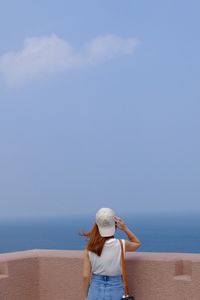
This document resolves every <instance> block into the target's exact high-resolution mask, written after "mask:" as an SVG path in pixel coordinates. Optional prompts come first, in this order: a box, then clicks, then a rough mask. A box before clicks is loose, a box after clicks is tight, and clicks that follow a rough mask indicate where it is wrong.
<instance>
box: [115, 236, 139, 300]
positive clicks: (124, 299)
mask: <svg viewBox="0 0 200 300" xmlns="http://www.w3.org/2000/svg"><path fill="white" fill-rule="evenodd" d="M119 242H120V246H121V257H122V276H123V282H124V293H125V294H124V295H123V296H122V298H121V300H135V298H134V296H130V295H129V294H128V284H127V280H126V271H125V260H124V249H123V244H122V241H121V240H119Z"/></svg>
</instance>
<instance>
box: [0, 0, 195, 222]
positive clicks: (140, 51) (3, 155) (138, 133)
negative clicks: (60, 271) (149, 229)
mask: <svg viewBox="0 0 200 300" xmlns="http://www.w3.org/2000/svg"><path fill="white" fill-rule="evenodd" d="M199 11H200V2H199V1H195V0H194V1H184V0H182V1H180V0H176V1H170V0H169V1H158V0H157V1H155V0H154V1H144V0H143V1H142V0H141V1H133V0H126V1H116V0H115V1H113V0H109V1H95V0H91V1H88V0H84V1H81V0H79V1H64V0H63V1H59V0H58V1H46V0H44V1H38V0H35V1H25V0H20V1H14V0H7V1H2V2H1V10H0V25H1V26H0V41H1V43H0V136H1V138H0V183H1V188H0V201H1V202H0V203H1V205H0V207H1V208H0V217H1V218H3V217H5V218H6V217H11V218H12V217H21V216H27V217H29V216H41V215H45V216H48V215H56V216H58V215H67V214H69V213H70V214H75V213H79V214H80V213H81V214H85V213H87V212H89V213H93V212H95V211H96V209H98V208H99V207H102V206H108V207H112V208H114V209H115V210H116V212H117V213H120V212H152V211H156V212H158V211H166V212H168V211H180V212H182V211H188V210H193V211H200V139H199V131H200V117H199V116H200V59H199V53H200V19H199Z"/></svg>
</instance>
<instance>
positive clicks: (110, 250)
mask: <svg viewBox="0 0 200 300" xmlns="http://www.w3.org/2000/svg"><path fill="white" fill-rule="evenodd" d="M122 242H123V246H124V249H125V240H122ZM88 253H89V259H90V263H91V268H92V273H93V274H96V275H108V276H115V275H121V274H122V272H121V247H120V243H119V240H118V239H116V238H111V239H109V240H107V241H106V242H105V244H104V247H103V250H102V253H101V256H98V255H97V254H95V253H94V252H91V251H89V252H88Z"/></svg>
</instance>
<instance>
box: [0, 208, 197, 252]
mask: <svg viewBox="0 0 200 300" xmlns="http://www.w3.org/2000/svg"><path fill="white" fill-rule="evenodd" d="M121 217H122V218H123V219H124V220H125V222H126V224H127V226H128V227H129V228H130V229H131V230H132V231H133V232H134V234H135V235H136V236H137V237H138V238H139V240H140V241H141V243H142V246H141V247H140V248H139V249H138V250H137V252H176V253H180V252H185V253H200V212H192V213H191V212H190V213H186V212H185V213H179V212H177V213H145V214H144V213H138V214H136V213H135V214H124V215H122V216H121ZM94 222H95V219H94V216H91V215H87V216H86V215H79V216H59V217H58V216H54V217H41V218H32V219H31V218H22V219H12V220H0V253H5V252H16V251H23V250H31V249H60V250H82V249H84V247H85V245H86V242H87V239H86V238H85V237H83V236H81V235H80V234H81V232H84V231H88V230H90V228H91V227H92V225H93V224H94ZM116 237H117V238H126V235H125V234H124V233H123V232H122V231H121V230H117V231H116Z"/></svg>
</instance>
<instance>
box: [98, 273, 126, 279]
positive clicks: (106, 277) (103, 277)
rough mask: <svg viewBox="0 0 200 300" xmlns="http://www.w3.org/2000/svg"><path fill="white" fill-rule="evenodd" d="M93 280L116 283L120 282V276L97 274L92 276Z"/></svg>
mask: <svg viewBox="0 0 200 300" xmlns="http://www.w3.org/2000/svg"><path fill="white" fill-rule="evenodd" d="M92 278H93V279H99V280H101V281H116V280H121V279H122V275H97V274H94V273H93V274H92Z"/></svg>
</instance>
